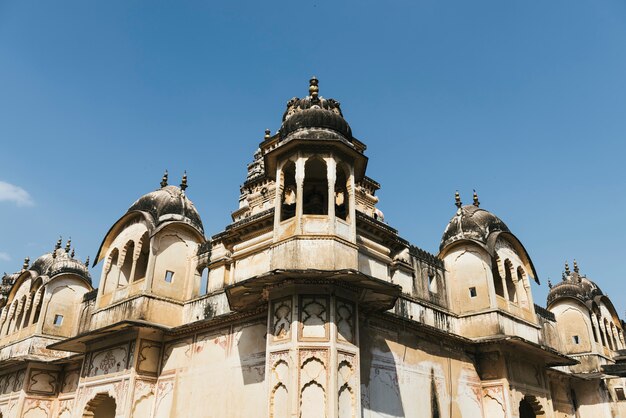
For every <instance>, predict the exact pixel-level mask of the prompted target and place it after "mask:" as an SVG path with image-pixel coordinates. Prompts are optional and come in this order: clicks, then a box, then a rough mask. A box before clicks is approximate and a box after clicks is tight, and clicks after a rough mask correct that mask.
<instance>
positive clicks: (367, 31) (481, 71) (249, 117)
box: [0, 0, 626, 315]
mask: <svg viewBox="0 0 626 418" xmlns="http://www.w3.org/2000/svg"><path fill="white" fill-rule="evenodd" d="M311 75H316V76H317V77H318V78H319V79H320V94H321V95H322V96H325V97H333V98H335V99H337V100H339V101H340V102H341V103H342V110H343V113H344V116H345V117H346V119H347V120H348V122H349V123H350V125H351V126H352V130H353V133H354V135H355V136H356V137H357V138H359V139H360V140H362V141H363V142H365V143H366V144H367V145H368V150H367V155H368V156H369V157H370V162H369V166H368V175H369V176H370V177H372V178H374V179H375V180H377V181H379V182H380V183H381V184H382V189H381V190H380V193H379V197H380V204H379V207H380V208H381V209H382V210H383V211H384V212H385V215H386V220H387V222H388V223H389V224H390V225H391V226H393V227H395V228H397V229H399V231H400V233H401V235H402V236H403V237H404V238H406V239H408V240H410V241H411V242H413V243H414V244H416V245H418V246H420V247H422V248H424V249H426V250H428V251H431V252H434V253H436V252H437V251H438V246H439V241H440V238H441V234H442V233H443V231H444V229H445V226H446V224H447V222H448V220H449V219H450V218H451V217H452V216H453V214H454V211H455V207H454V204H453V203H454V191H455V190H457V189H458V190H459V191H460V193H461V196H462V198H463V200H464V201H465V202H467V203H469V202H470V201H471V193H472V189H474V188H475V189H477V191H478V193H479V196H480V200H481V202H482V207H483V208H485V209H487V210H490V211H492V212H494V213H495V214H496V215H498V216H499V217H500V218H502V219H503V220H504V221H505V222H506V223H507V224H508V226H509V228H510V229H511V230H512V231H513V233H514V234H516V235H517V237H518V238H519V239H520V240H521V241H522V242H523V243H524V245H525V246H526V248H527V249H528V251H529V253H530V255H531V258H532V259H533V261H534V264H535V266H536V268H537V271H538V274H539V276H540V279H541V281H542V285H541V286H539V287H537V286H535V287H534V296H535V302H536V303H538V304H541V305H545V296H546V294H547V279H548V278H551V279H552V281H553V282H557V281H558V280H560V276H561V272H562V270H563V263H564V261H565V260H569V261H570V265H571V264H572V260H573V259H574V258H576V259H577V260H578V262H579V264H580V268H581V272H582V273H584V274H587V275H588V276H589V277H590V278H591V279H593V280H595V281H596V282H597V283H598V284H599V286H600V287H601V288H602V289H603V290H604V291H605V293H608V294H609V296H610V297H611V298H612V300H613V302H614V303H615V305H616V307H617V308H618V311H619V313H620V315H623V314H624V309H625V308H626V280H625V277H624V276H625V275H624V272H623V266H622V264H621V262H622V261H623V260H624V257H625V256H626V251H625V246H624V237H625V236H626V227H625V226H624V220H623V218H624V217H623V208H624V206H625V205H626V196H625V194H626V193H625V192H626V190H625V184H626V174H625V173H624V163H623V161H624V156H625V154H626V141H625V139H626V138H625V133H626V3H624V2H623V1H622V0H606V1H598V0H577V1H571V0H551V1H539V0H523V1H501V0H494V1H480V0H478V1H471V2H470V1H466V0H458V1H456V0H446V1H442V0H412V1H407V2H403V1H375V2H374V1H355V2H348V1H345V2H344V1H330V0H328V1H327V0H314V1H293V0H291V1H282V0H272V1H264V2H260V1H250V2H234V1H208V0H207V1H202V2H182V1H179V2H172V1H164V2H160V1H144V2H139V1H129V0H124V1H100V2H96V1H84V0H80V1H75V2H69V1H54V2H41V1H28V0H19V1H18V0H14V1H7V0H0V164H1V168H0V273H1V272H2V271H8V272H13V271H16V270H19V268H20V267H21V265H22V260H23V258H24V257H25V256H30V258H31V259H34V258H36V257H38V256H39V255H41V254H42V253H44V252H48V251H50V250H51V249H52V248H53V246H54V243H55V242H56V240H57V238H58V236H59V235H62V236H63V238H64V241H65V239H66V238H67V237H68V236H71V237H72V241H73V243H74V245H75V247H76V253H77V257H79V258H84V257H86V256H87V255H90V256H91V258H92V259H93V257H94V256H95V253H96V251H97V250H98V247H99V245H100V242H101V240H102V238H103V237H104V234H105V233H106V232H107V230H108V229H109V227H110V226H111V225H112V224H113V223H114V222H115V221H116V220H117V219H118V218H119V217H120V216H121V215H122V214H124V212H125V211H126V210H127V208H128V207H129V206H130V205H131V204H132V203H133V202H134V201H135V200H136V199H137V198H139V197H140V196H141V195H142V194H144V193H147V192H149V191H151V190H154V189H155V188H157V187H158V184H159V181H160V179H161V175H162V173H163V170H164V169H165V168H167V169H169V172H170V179H171V183H174V184H177V183H178V182H179V179H180V176H181V175H182V172H183V170H185V169H186V170H187V172H188V174H189V184H190V187H189V189H188V195H189V196H190V198H191V199H192V200H193V201H194V203H195V204H196V207H197V208H198V210H199V211H200V214H201V216H202V219H203V222H204V226H205V230H206V234H207V236H211V235H214V234H216V233H218V232H220V231H221V230H222V229H223V228H224V227H225V226H226V225H227V224H228V223H229V222H230V213H231V212H232V211H233V210H235V209H236V208H237V198H238V195H239V185H240V184H241V183H242V182H243V181H244V179H245V174H246V164H247V163H248V162H249V161H250V160H251V158H252V155H253V153H254V151H255V149H256V148H257V145H258V143H259V142H260V141H261V140H262V138H263V131H264V129H265V128H270V129H272V131H273V132H274V131H276V130H277V129H278V128H279V127H280V118H281V116H282V113H283V111H284V109H285V103H286V102H287V100H288V99H289V98H291V97H293V96H299V97H302V96H304V95H306V94H307V87H308V79H309V78H310V76H311ZM92 275H94V279H95V280H94V281H95V282H97V281H98V279H99V269H98V268H96V269H94V270H92Z"/></svg>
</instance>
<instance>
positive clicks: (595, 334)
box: [589, 312, 598, 342]
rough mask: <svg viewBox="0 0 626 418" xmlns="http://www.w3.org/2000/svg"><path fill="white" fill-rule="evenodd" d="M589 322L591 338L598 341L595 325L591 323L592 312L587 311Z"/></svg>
mask: <svg viewBox="0 0 626 418" xmlns="http://www.w3.org/2000/svg"><path fill="white" fill-rule="evenodd" d="M589 322H590V323H591V331H592V332H593V340H594V341H595V342H598V333H597V332H596V326H595V325H594V323H593V314H592V313H591V312H589Z"/></svg>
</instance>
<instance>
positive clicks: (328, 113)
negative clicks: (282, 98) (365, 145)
mask: <svg viewBox="0 0 626 418" xmlns="http://www.w3.org/2000/svg"><path fill="white" fill-rule="evenodd" d="M317 84H318V81H317V79H316V78H315V77H313V78H312V79H311V80H310V86H309V96H306V97H304V98H302V99H300V98H298V97H294V98H293V99H291V100H289V102H287V110H286V111H285V113H284V115H283V123H282V126H281V127H280V131H279V133H280V137H281V138H285V137H286V136H287V135H289V134H290V133H292V132H295V131H297V130H298V129H302V128H325V129H331V130H333V131H335V132H338V133H340V134H341V135H343V136H344V137H345V138H346V139H348V140H350V139H352V129H350V125H348V122H346V120H345V119H344V118H343V114H342V113H341V107H340V103H339V102H338V101H336V100H334V99H325V98H323V97H321V96H318V87H317Z"/></svg>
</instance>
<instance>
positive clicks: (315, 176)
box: [302, 158, 328, 215]
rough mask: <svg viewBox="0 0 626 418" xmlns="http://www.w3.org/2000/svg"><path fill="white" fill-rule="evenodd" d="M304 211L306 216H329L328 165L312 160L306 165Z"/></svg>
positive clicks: (317, 159)
mask: <svg viewBox="0 0 626 418" xmlns="http://www.w3.org/2000/svg"><path fill="white" fill-rule="evenodd" d="M302 190H303V204H304V206H303V211H302V213H303V214H305V215H328V176H327V170H326V163H325V162H324V161H323V160H320V159H319V158H311V159H309V160H307V162H306V164H305V165H304V185H303V188H302Z"/></svg>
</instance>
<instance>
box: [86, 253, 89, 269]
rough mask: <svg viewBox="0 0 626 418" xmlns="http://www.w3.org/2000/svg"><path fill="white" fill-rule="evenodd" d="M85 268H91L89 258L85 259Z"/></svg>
mask: <svg viewBox="0 0 626 418" xmlns="http://www.w3.org/2000/svg"><path fill="white" fill-rule="evenodd" d="M85 267H87V268H89V256H87V258H86V259H85Z"/></svg>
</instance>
